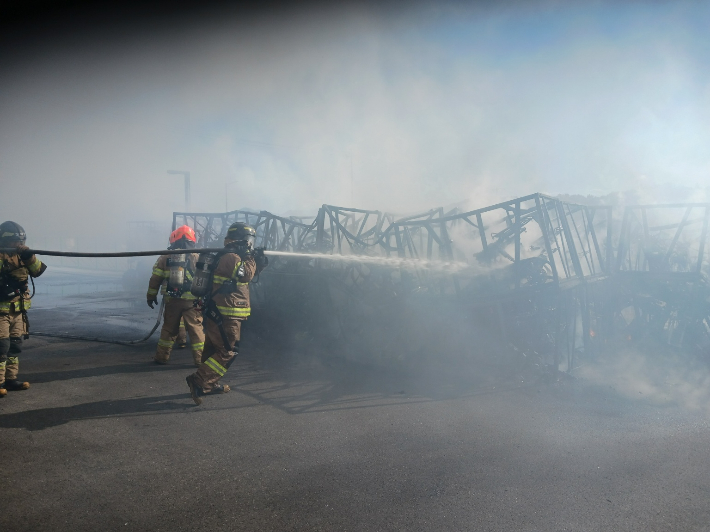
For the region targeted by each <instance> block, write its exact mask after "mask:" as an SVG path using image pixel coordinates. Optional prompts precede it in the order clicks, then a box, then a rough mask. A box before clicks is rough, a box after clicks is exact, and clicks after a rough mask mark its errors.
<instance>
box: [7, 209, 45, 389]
mask: <svg viewBox="0 0 710 532" xmlns="http://www.w3.org/2000/svg"><path fill="white" fill-rule="evenodd" d="M26 238H27V237H26V235H25V230H24V229H23V228H22V226H20V224H18V223H15V222H11V221H8V222H4V223H2V224H0V248H15V252H14V253H0V397H4V396H5V395H7V391H8V390H10V391H14V390H26V389H27V388H29V387H30V383H29V382H23V381H20V380H19V379H18V378H17V374H18V372H19V370H20V361H19V357H18V355H19V354H20V353H21V352H22V339H23V338H25V339H27V338H29V321H28V320H27V310H28V309H29V308H30V305H31V301H30V294H29V290H28V279H29V278H30V277H39V276H40V275H42V274H43V273H44V271H45V270H46V269H47V266H46V265H45V264H43V263H42V262H40V260H39V259H38V258H37V257H35V256H34V255H33V254H32V252H30V251H29V248H28V247H27V246H26V245H25V240H26Z"/></svg>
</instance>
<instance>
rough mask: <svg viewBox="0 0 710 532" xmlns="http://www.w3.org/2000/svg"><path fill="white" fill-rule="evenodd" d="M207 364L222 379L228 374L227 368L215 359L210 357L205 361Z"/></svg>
mask: <svg viewBox="0 0 710 532" xmlns="http://www.w3.org/2000/svg"><path fill="white" fill-rule="evenodd" d="M205 364H206V365H207V366H208V367H209V368H211V369H212V371H214V372H215V373H216V374H217V375H219V376H220V377H224V374H225V373H227V368H225V367H224V366H223V365H222V364H220V363H219V362H217V361H216V360H215V359H214V358H213V357H210V358H208V359H207V360H205Z"/></svg>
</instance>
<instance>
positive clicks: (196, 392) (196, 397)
mask: <svg viewBox="0 0 710 532" xmlns="http://www.w3.org/2000/svg"><path fill="white" fill-rule="evenodd" d="M185 381H186V382H187V385H188V386H189V387H190V396H191V397H192V400H193V401H195V404H196V405H198V406H199V405H201V404H202V396H203V395H205V392H203V391H202V388H200V387H199V386H198V385H197V383H196V382H195V377H194V376H193V375H188V376H187V377H185Z"/></svg>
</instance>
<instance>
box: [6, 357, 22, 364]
mask: <svg viewBox="0 0 710 532" xmlns="http://www.w3.org/2000/svg"><path fill="white" fill-rule="evenodd" d="M18 362H19V360H18V359H17V357H7V365H8V366H16V365H17V363H18Z"/></svg>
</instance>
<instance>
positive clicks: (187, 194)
mask: <svg viewBox="0 0 710 532" xmlns="http://www.w3.org/2000/svg"><path fill="white" fill-rule="evenodd" d="M168 173H169V174H171V175H181V176H183V177H184V178H185V212H190V172H185V171H184V170H168Z"/></svg>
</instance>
